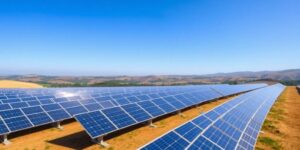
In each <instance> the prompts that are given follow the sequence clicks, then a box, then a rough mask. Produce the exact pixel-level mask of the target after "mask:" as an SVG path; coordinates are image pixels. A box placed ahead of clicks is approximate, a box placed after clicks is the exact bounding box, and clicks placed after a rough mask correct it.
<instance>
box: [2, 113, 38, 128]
mask: <svg viewBox="0 0 300 150" xmlns="http://www.w3.org/2000/svg"><path fill="white" fill-rule="evenodd" d="M4 122H5V124H6V125H7V126H8V128H9V129H10V131H19V130H22V129H27V128H30V127H32V126H33V125H32V124H31V123H30V121H29V120H28V119H27V118H26V117H25V116H18V117H13V118H7V119H4Z"/></svg>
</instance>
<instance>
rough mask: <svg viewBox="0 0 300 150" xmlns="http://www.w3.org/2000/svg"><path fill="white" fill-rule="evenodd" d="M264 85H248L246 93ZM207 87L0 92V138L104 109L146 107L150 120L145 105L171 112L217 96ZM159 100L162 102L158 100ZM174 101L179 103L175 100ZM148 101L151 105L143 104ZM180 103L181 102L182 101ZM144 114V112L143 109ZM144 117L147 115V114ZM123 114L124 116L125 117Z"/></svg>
mask: <svg viewBox="0 0 300 150" xmlns="http://www.w3.org/2000/svg"><path fill="white" fill-rule="evenodd" d="M262 86H265V85H264V84H254V85H248V88H249V89H248V90H251V89H253V88H258V87H262ZM221 96H222V95H220V94H219V93H217V92H214V91H213V90H212V89H211V88H210V86H207V85H204V86H165V87H158V86H157V87H115V88H100V87H97V88H41V89H0V135H4V134H8V133H12V132H16V131H20V130H24V129H28V128H32V127H36V126H40V125H44V124H49V123H54V122H59V121H62V120H65V119H70V118H73V117H74V116H75V115H77V114H80V113H87V112H93V111H96V110H102V109H107V108H113V107H119V106H123V105H124V108H123V107H122V109H127V110H128V112H129V111H132V112H131V113H133V112H134V111H133V110H130V109H135V108H136V107H137V106H135V105H129V104H133V103H134V104H136V105H139V106H142V105H143V106H145V105H147V108H146V107H145V109H146V110H147V111H149V113H150V114H151V117H153V116H155V114H157V115H160V114H161V113H162V112H159V111H158V110H155V109H153V108H151V107H149V106H150V105H149V104H148V103H151V104H152V105H158V103H161V104H160V105H161V108H160V109H159V110H160V111H162V110H163V112H164V113H166V112H172V111H173V110H175V109H179V108H183V107H186V106H187V105H188V104H194V103H196V99H197V102H200V101H204V100H207V99H213V98H218V97H221ZM162 97H165V98H166V100H165V101H166V102H165V103H164V102H162V101H160V99H161V98H162ZM177 98H178V99H179V98H180V100H181V102H180V101H179V100H177ZM150 99H151V100H152V101H151V102H143V101H148V100H150ZM167 101H169V102H170V103H172V104H174V105H173V106H171V105H168V103H169V102H167ZM183 101H184V102H183ZM111 111H117V110H116V109H115V108H113V109H112V110H105V113H106V115H113V114H115V113H112V112H111ZM143 111H144V109H143ZM147 114H148V113H147ZM125 115H127V113H126V114H125ZM140 115H143V116H137V115H136V114H135V117H138V118H133V119H131V122H129V123H133V122H136V121H137V120H138V121H141V120H143V119H146V117H147V116H144V114H143V113H142V112H141V114H140ZM129 118H130V117H129Z"/></svg>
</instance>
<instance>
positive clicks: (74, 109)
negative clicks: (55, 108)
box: [66, 106, 88, 116]
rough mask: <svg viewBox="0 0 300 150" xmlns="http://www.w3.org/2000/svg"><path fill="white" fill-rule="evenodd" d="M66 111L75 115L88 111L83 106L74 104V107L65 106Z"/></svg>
mask: <svg viewBox="0 0 300 150" xmlns="http://www.w3.org/2000/svg"><path fill="white" fill-rule="evenodd" d="M66 111H67V112H68V113H69V114H70V115H71V116H74V115H77V114H81V113H85V112H88V111H87V110H86V109H85V108H84V107H83V106H75V107H70V108H66Z"/></svg>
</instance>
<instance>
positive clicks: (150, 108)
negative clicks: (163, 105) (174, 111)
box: [137, 101, 165, 117]
mask: <svg viewBox="0 0 300 150" xmlns="http://www.w3.org/2000/svg"><path fill="white" fill-rule="evenodd" d="M137 104H138V105H139V106H141V107H142V108H143V109H144V110H146V111H147V112H148V113H149V114H150V115H151V116H152V117H157V116H161V115H163V114H165V112H164V111H162V110H161V109H160V108H159V107H157V106H156V105H155V104H153V103H152V102H150V101H143V102H138V103H137Z"/></svg>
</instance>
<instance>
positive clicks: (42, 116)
mask: <svg viewBox="0 0 300 150" xmlns="http://www.w3.org/2000/svg"><path fill="white" fill-rule="evenodd" d="M27 117H28V119H29V120H30V121H31V122H32V123H33V125H35V126H37V125H42V124H46V123H50V122H53V121H52V119H51V118H50V117H49V116H48V115H47V114H46V113H45V112H41V113H35V114H30V115H27Z"/></svg>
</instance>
